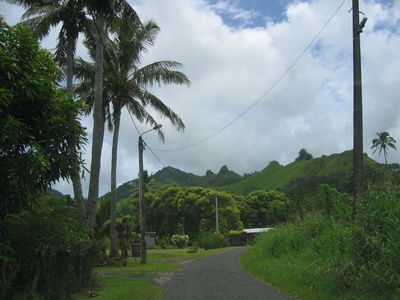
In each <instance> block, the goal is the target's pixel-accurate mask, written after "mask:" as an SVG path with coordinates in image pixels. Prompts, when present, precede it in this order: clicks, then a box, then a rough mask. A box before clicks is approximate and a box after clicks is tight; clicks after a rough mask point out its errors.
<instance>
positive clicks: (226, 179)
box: [150, 166, 242, 187]
mask: <svg viewBox="0 0 400 300" xmlns="http://www.w3.org/2000/svg"><path fill="white" fill-rule="evenodd" d="M150 179H153V180H155V181H156V182H158V183H161V184H177V185H181V186H201V187H211V186H219V185H227V184H232V183H235V182H238V181H240V180H241V179H242V176H240V175H239V174H237V173H235V172H233V171H231V170H229V169H228V167H227V166H223V167H221V169H220V170H219V172H218V173H217V174H215V173H213V172H212V171H210V170H207V172H206V175H204V176H198V175H195V174H192V173H186V172H183V171H181V170H179V169H175V168H172V167H166V168H164V169H162V170H160V171H158V172H156V173H155V174H153V175H152V176H151V177H150Z"/></svg>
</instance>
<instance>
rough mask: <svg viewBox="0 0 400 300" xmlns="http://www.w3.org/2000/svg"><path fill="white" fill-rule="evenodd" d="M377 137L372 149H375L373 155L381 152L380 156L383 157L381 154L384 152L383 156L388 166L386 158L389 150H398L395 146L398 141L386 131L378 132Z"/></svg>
mask: <svg viewBox="0 0 400 300" xmlns="http://www.w3.org/2000/svg"><path fill="white" fill-rule="evenodd" d="M376 135H377V136H378V137H377V138H375V139H373V140H372V147H371V149H374V148H375V150H374V151H373V153H375V152H376V151H377V150H379V155H381V152H382V151H383V156H384V157H385V165H387V159H386V157H387V155H388V151H389V148H392V149H395V150H397V149H396V145H395V144H396V140H395V139H394V138H392V137H391V136H390V135H389V133H388V132H386V131H382V132H377V133H376Z"/></svg>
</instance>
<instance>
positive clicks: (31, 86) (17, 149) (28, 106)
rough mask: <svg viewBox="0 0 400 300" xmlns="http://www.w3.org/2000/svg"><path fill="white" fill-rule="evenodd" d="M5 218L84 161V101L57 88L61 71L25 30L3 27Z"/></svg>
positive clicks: (0, 109)
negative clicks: (82, 150)
mask: <svg viewBox="0 0 400 300" xmlns="http://www.w3.org/2000/svg"><path fill="white" fill-rule="evenodd" d="M0 44H1V45H2V47H1V49H0V82H1V88H0V137H1V138H0V168H1V170H2V171H1V177H0V186H1V189H2V191H5V192H4V193H1V196H0V198H1V201H0V205H1V210H0V211H1V212H0V214H1V216H2V217H3V216H4V215H5V214H7V213H11V212H15V211H18V210H20V209H21V208H23V207H28V206H29V204H30V205H32V200H33V199H34V198H35V195H36V193H37V192H40V191H42V190H45V189H46V188H47V187H49V185H50V184H52V183H54V182H56V181H57V180H59V179H67V178H69V176H70V175H71V172H72V169H73V166H74V165H76V164H78V163H80V161H79V157H80V149H81V145H82V143H83V142H84V141H85V139H84V130H83V128H82V126H81V124H80V122H79V119H78V114H79V112H80V107H81V106H80V103H74V102H73V101H72V100H71V98H68V97H66V95H65V93H64V92H63V91H62V90H61V89H60V88H59V86H58V84H57V82H58V81H59V80H60V79H61V73H60V69H59V68H58V66H57V65H56V63H55V62H54V60H53V59H52V57H51V54H50V53H49V52H47V51H46V50H43V49H40V48H39V44H38V42H37V40H36V39H35V38H34V37H33V36H32V34H31V33H30V31H29V30H28V29H27V28H23V27H21V26H17V27H7V26H2V27H0Z"/></svg>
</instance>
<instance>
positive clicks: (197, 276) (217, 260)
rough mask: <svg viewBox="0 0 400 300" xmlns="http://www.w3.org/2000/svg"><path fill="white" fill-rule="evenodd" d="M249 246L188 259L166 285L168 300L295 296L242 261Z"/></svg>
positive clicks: (285, 298) (289, 299) (284, 298)
mask: <svg viewBox="0 0 400 300" xmlns="http://www.w3.org/2000/svg"><path fill="white" fill-rule="evenodd" d="M248 249H249V247H237V248H233V249H232V250H228V251H226V252H223V253H219V254H214V255H210V256H206V257H203V258H199V259H195V260H192V261H188V262H185V263H184V264H183V271H182V272H177V273H174V274H173V276H172V278H170V279H169V280H167V281H166V282H165V283H164V284H163V285H164V287H165V288H166V299H167V300H197V299H202V300H225V299H226V300H234V299H251V300H258V299H260V300H261V299H263V300H294V298H292V297H289V296H287V295H285V294H283V293H280V292H279V291H278V290H277V289H275V288H273V287H270V286H268V285H266V284H265V283H264V282H262V281H261V280H258V279H256V278H255V277H253V276H252V275H250V273H248V272H247V271H245V270H244V269H243V268H242V267H241V266H240V265H239V257H240V255H242V254H243V253H244V252H245V251H246V250H248Z"/></svg>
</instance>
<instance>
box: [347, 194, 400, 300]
mask: <svg viewBox="0 0 400 300" xmlns="http://www.w3.org/2000/svg"><path fill="white" fill-rule="evenodd" d="M370 190H371V192H369V194H368V195H367V197H366V198H365V199H363V201H362V203H361V206H360V210H359V214H358V215H357V219H356V222H355V225H354V228H353V235H352V241H353V243H352V247H351V251H350V259H351V263H350V264H348V265H346V266H343V270H342V272H343V274H345V276H344V277H343V284H345V285H347V286H350V285H352V286H353V287H356V288H357V289H358V290H360V291H361V292H364V293H370V294H374V295H379V296H380V297H383V298H384V299H392V297H394V295H399V294H400V260H399V257H398V256H399V253H400V239H399V237H400V190H399V188H398V187H393V186H387V187H384V188H381V187H379V186H378V187H374V188H373V189H370Z"/></svg>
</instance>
